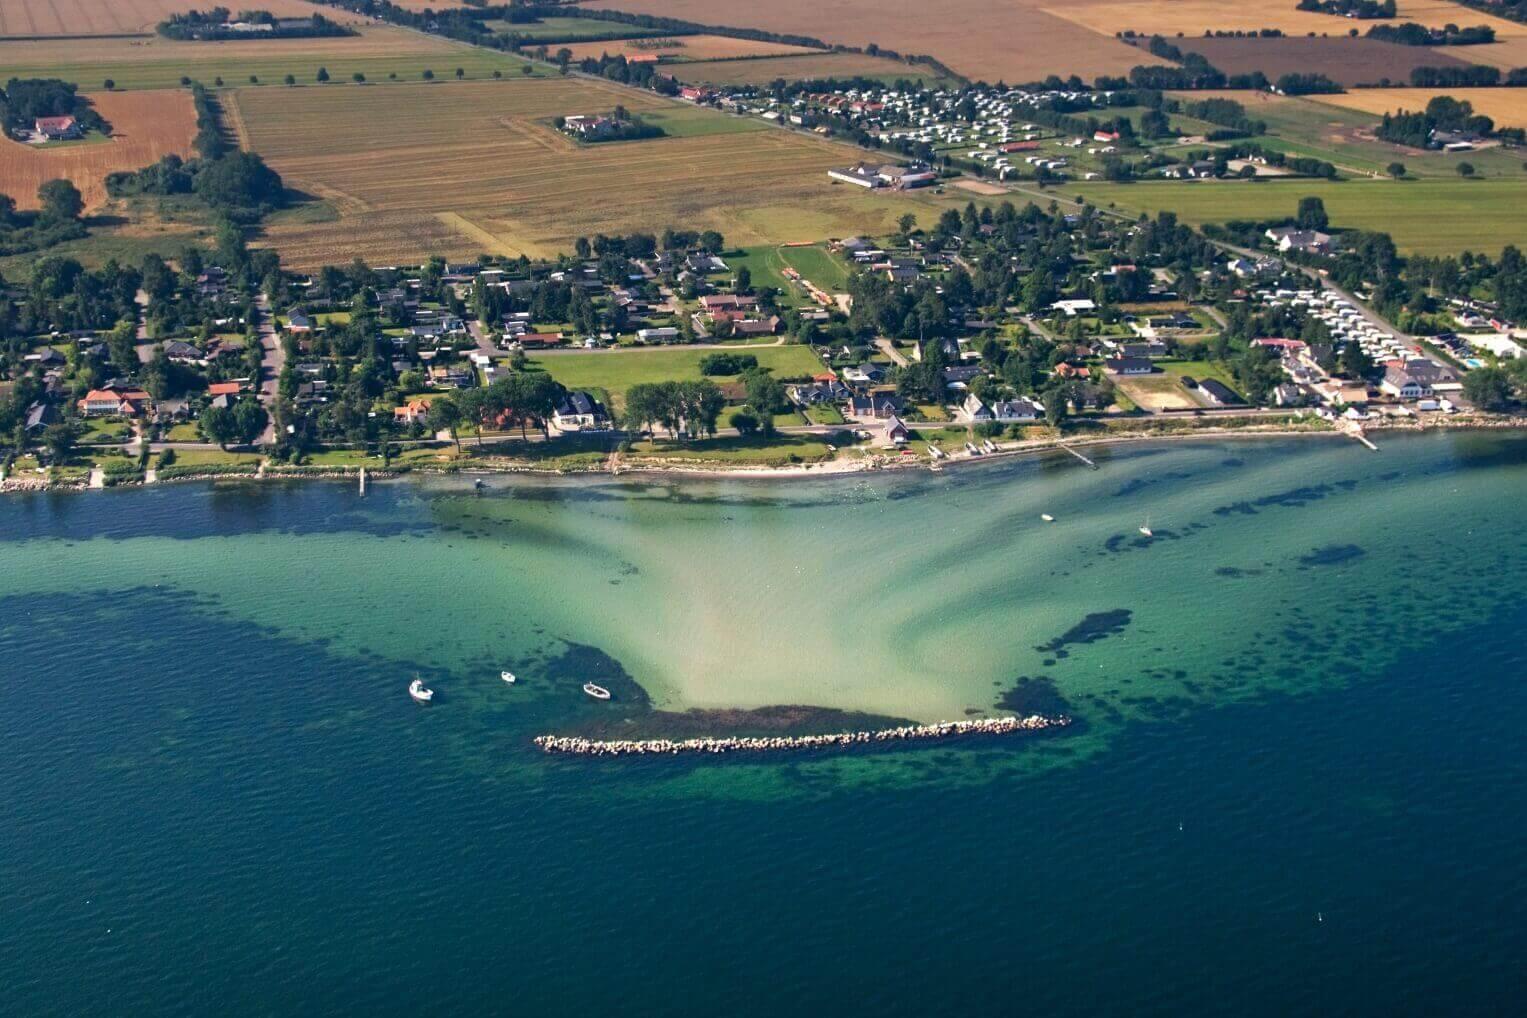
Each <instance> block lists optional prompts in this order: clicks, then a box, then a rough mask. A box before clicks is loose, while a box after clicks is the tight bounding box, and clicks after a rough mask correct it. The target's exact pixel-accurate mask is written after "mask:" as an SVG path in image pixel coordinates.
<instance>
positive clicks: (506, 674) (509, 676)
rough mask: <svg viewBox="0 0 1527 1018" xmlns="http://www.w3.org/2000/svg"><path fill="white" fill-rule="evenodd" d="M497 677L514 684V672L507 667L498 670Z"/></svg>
mask: <svg viewBox="0 0 1527 1018" xmlns="http://www.w3.org/2000/svg"><path fill="white" fill-rule="evenodd" d="M498 677H499V678H501V679H503V680H504V681H505V682H507V683H509V685H511V686H512V685H514V673H513V672H511V671H509V670H508V669H507V668H506V669H504V670H503V671H501V672H499V673H498Z"/></svg>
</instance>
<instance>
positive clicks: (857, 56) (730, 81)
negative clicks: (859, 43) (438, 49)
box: [679, 52, 940, 85]
mask: <svg viewBox="0 0 1527 1018" xmlns="http://www.w3.org/2000/svg"><path fill="white" fill-rule="evenodd" d="M679 76H680V77H681V78H683V79H684V80H685V81H692V82H698V83H703V84H708V85H767V84H768V83H769V82H771V81H773V80H774V79H775V78H784V79H785V80H786V81H798V80H801V79H803V78H879V79H881V80H882V81H895V80H896V79H897V78H907V79H909V80H914V81H915V80H917V79H919V78H921V79H922V80H923V81H928V82H932V81H934V80H937V79H939V78H940V75H939V74H938V72H937V71H935V70H933V68H931V67H929V66H928V65H927V64H909V63H906V62H904V61H901V60H890V59H887V58H886V57H872V56H867V55H865V54H863V53H818V52H808V53H805V54H803V55H801V56H794V57H766V58H762V59H758V60H697V61H694V62H693V63H688V64H685V65H684V68H683V71H682V73H680V74H679Z"/></svg>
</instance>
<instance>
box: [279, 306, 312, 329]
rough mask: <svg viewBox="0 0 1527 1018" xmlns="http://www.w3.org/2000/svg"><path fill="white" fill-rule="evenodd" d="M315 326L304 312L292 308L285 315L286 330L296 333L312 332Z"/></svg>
mask: <svg viewBox="0 0 1527 1018" xmlns="http://www.w3.org/2000/svg"><path fill="white" fill-rule="evenodd" d="M315 327H316V326H315V325H314V322H313V319H312V318H311V317H310V316H309V315H307V314H306V313H305V312H302V311H298V310H297V309H296V308H293V309H292V310H291V311H289V312H288V313H287V315H286V331H287V332H291V333H297V334H304V333H309V332H312V331H313V329H314V328H315Z"/></svg>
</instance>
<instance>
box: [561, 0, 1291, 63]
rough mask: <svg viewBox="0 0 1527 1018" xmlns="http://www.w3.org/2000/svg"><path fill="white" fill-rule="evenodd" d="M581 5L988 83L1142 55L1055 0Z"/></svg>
mask: <svg viewBox="0 0 1527 1018" xmlns="http://www.w3.org/2000/svg"><path fill="white" fill-rule="evenodd" d="M1157 2H1159V0H1157ZM586 6H589V7H603V8H609V9H612V10H619V11H633V12H637V13H642V14H656V15H663V16H667V17H672V18H683V19H685V20H688V21H693V22H695V23H697V24H702V25H727V26H735V27H744V28H761V29H765V30H767V31H771V32H783V33H796V34H799V35H806V36H811V37H812V38H816V39H821V40H822V41H824V42H827V43H836V44H842V45H848V46H866V45H868V44H870V43H875V44H877V45H880V46H884V47H886V48H888V49H893V50H896V51H897V52H898V53H901V54H903V55H907V54H914V53H922V54H931V55H932V56H934V57H937V58H938V59H939V60H941V61H942V62H943V63H945V64H947V65H948V66H950V67H952V68H953V69H954V70H955V71H957V72H959V73H960V74H963V75H965V76H966V77H969V78H973V79H975V78H979V79H984V80H986V81H991V82H995V81H997V80H998V79H1002V80H1005V81H1008V82H1024V81H1034V80H1038V79H1041V78H1043V77H1044V76H1045V75H1047V74H1054V73H1058V74H1063V75H1064V74H1069V73H1073V72H1074V73H1077V74H1080V75H1082V76H1083V77H1087V78H1091V77H1094V76H1096V75H1099V74H1127V73H1129V69H1130V68H1131V67H1133V66H1135V65H1136V64H1139V63H1141V62H1142V61H1141V58H1140V52H1139V51H1138V50H1134V49H1131V48H1130V47H1128V46H1125V45H1124V44H1123V43H1121V42H1119V41H1118V40H1117V39H1114V38H1112V36H1111V34H1106V35H1105V34H1103V33H1099V32H1095V31H1092V30H1091V29H1089V28H1087V27H1086V26H1084V25H1080V24H1077V23H1075V22H1074V21H1069V20H1067V19H1066V18H1063V17H1057V16H1056V15H1055V14H1054V13H1052V12H1049V11H1047V10H1046V8H1047V7H1051V6H1053V7H1055V8H1057V9H1060V7H1061V5H1060V4H1058V3H1055V2H1054V0H1005V2H1003V3H999V4H993V3H991V2H990V0H924V2H921V3H897V4H894V5H892V4H886V3H882V2H880V0H775V2H774V3H769V4H761V3H755V2H753V0H591V2H590V3H589V4H587V5H586ZM1290 6H1292V2H1291V3H1290ZM1199 30H1200V31H1202V26H1200V28H1199Z"/></svg>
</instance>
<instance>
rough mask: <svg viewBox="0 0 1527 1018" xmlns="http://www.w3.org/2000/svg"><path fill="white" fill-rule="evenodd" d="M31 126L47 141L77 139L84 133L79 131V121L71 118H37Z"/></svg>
mask: <svg viewBox="0 0 1527 1018" xmlns="http://www.w3.org/2000/svg"><path fill="white" fill-rule="evenodd" d="M32 126H33V127H34V128H35V129H36V131H37V133H38V134H40V135H42V136H43V137H44V138H46V139H47V140H49V141H64V140H66V139H68V138H78V137H79V136H80V135H81V134H83V133H84V132H83V131H81V130H80V124H79V121H78V120H75V119H74V118H73V117H38V118H37V119H36V121H34V122H33V125H32Z"/></svg>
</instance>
